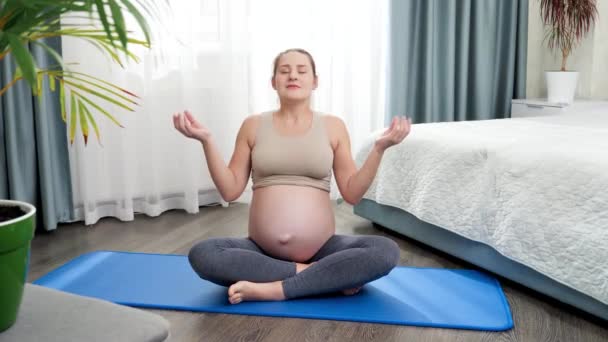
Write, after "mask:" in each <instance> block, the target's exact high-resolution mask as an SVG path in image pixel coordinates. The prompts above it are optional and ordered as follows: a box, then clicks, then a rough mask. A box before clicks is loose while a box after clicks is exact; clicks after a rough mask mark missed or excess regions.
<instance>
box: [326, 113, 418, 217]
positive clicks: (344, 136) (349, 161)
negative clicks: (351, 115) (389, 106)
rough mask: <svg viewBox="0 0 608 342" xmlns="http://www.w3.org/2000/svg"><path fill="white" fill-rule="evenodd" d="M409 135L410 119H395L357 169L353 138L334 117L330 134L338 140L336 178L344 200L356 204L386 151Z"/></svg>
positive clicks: (335, 158) (335, 160)
mask: <svg viewBox="0 0 608 342" xmlns="http://www.w3.org/2000/svg"><path fill="white" fill-rule="evenodd" d="M409 132H410V121H409V120H408V119H407V118H394V119H393V121H392V123H391V126H390V127H389V128H388V129H387V130H386V131H385V132H384V133H383V134H382V135H381V136H380V137H378V139H377V140H376V142H375V143H374V146H373V148H372V149H371V151H370V153H369V155H368V156H367V159H366V160H365V162H364V163H363V165H362V166H361V168H360V169H359V170H357V166H356V165H355V162H354V160H353V158H352V154H351V151H350V148H351V147H350V138H349V135H348V131H347V129H346V125H344V122H343V121H342V120H341V119H340V118H337V117H332V118H331V124H330V134H331V136H332V137H333V140H334V141H335V146H334V176H335V178H336V182H337V184H338V189H339V190H340V193H341V194H342V197H343V198H344V200H345V201H346V202H348V203H350V204H352V205H355V204H357V203H358V202H359V201H360V200H361V198H362V197H363V195H364V194H365V192H366V191H367V189H368V188H369V186H370V185H371V184H372V181H373V180H374V177H376V173H377V172H378V166H379V165H380V161H382V156H383V155H384V151H386V149H387V148H389V147H390V146H393V145H396V144H398V143H400V142H401V141H403V139H405V137H406V136H407V135H408V134H409Z"/></svg>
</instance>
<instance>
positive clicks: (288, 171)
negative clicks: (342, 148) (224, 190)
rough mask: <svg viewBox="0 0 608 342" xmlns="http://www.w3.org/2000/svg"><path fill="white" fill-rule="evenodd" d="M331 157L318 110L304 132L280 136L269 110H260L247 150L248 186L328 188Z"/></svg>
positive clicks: (332, 155)
mask: <svg viewBox="0 0 608 342" xmlns="http://www.w3.org/2000/svg"><path fill="white" fill-rule="evenodd" d="M333 159H334V154H333V150H332V148H331V144H330V142H329V138H328V136H327V130H326V129H325V125H324V124H323V118H322V117H321V114H319V113H317V112H314V113H313V118H312V125H311V127H310V128H309V129H308V131H306V133H304V134H301V135H297V136H283V135H281V134H279V132H278V131H277V130H276V129H275V128H274V124H273V112H266V113H262V114H261V117H260V123H259V125H258V129H257V132H256V138H255V145H254V146H253V149H252V151H251V177H252V180H253V186H252V189H253V190H255V189H257V188H261V187H265V186H271V185H299V186H310V187H313V188H318V189H321V190H325V191H328V192H329V190H330V181H331V170H332V165H333Z"/></svg>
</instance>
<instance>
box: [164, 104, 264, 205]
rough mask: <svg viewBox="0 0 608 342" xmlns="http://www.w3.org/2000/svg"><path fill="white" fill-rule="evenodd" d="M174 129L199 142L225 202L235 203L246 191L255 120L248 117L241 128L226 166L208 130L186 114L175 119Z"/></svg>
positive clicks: (252, 117)
mask: <svg viewBox="0 0 608 342" xmlns="http://www.w3.org/2000/svg"><path fill="white" fill-rule="evenodd" d="M174 124H175V126H176V128H177V129H178V130H179V131H180V132H182V134H184V135H185V136H187V137H190V138H193V139H196V140H198V141H200V142H201V144H202V146H203V151H204V153H205V158H206V159H207V167H208V169H209V174H210V175H211V179H212V180H213V184H215V186H216V188H217V189H218V191H219V193H220V195H221V196H222V198H223V199H224V200H225V201H226V202H231V201H234V200H235V199H237V198H238V197H239V196H240V195H241V194H242V193H243V190H244V189H245V186H246V185H247V181H248V180H249V174H250V172H251V147H252V138H253V137H254V135H253V134H254V133H255V128H256V126H257V120H256V119H255V116H250V117H248V118H247V119H245V121H244V122H243V124H242V125H241V128H240V130H239V133H238V135H237V138H236V143H235V147H234V153H233V154H232V158H231V160H230V163H229V164H228V165H226V163H225V162H224V159H223V158H222V155H221V153H220V151H219V148H218V147H217V145H216V143H215V140H214V139H213V137H212V135H211V134H210V132H209V130H208V129H207V128H206V127H204V126H203V125H202V124H200V123H199V122H197V121H196V119H195V118H194V117H193V116H192V115H191V114H190V113H188V112H186V113H185V114H184V115H182V114H178V115H177V116H174Z"/></svg>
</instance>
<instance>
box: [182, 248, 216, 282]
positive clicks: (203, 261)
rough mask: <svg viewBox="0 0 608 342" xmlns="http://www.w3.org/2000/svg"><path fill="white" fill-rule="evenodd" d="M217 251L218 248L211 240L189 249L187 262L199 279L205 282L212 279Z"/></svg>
mask: <svg viewBox="0 0 608 342" xmlns="http://www.w3.org/2000/svg"><path fill="white" fill-rule="evenodd" d="M218 251H219V250H218V247H217V245H216V243H215V241H213V240H205V241H201V242H199V243H197V244H196V245H194V246H193V247H192V248H191V249H190V252H188V261H189V262H190V266H192V269H193V270H194V271H195V272H196V273H197V274H198V275H199V277H201V278H203V279H206V280H209V279H210V278H214V273H215V271H214V269H215V262H214V260H215V255H216V254H217V253H218Z"/></svg>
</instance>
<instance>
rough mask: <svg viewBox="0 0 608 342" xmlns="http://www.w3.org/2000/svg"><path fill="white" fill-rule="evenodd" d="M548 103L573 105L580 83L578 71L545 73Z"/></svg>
mask: <svg viewBox="0 0 608 342" xmlns="http://www.w3.org/2000/svg"><path fill="white" fill-rule="evenodd" d="M545 79H546V81H547V101H548V102H552V103H568V104H570V103H572V102H573V101H574V93H575V92H576V85H577V83H578V71H545Z"/></svg>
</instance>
